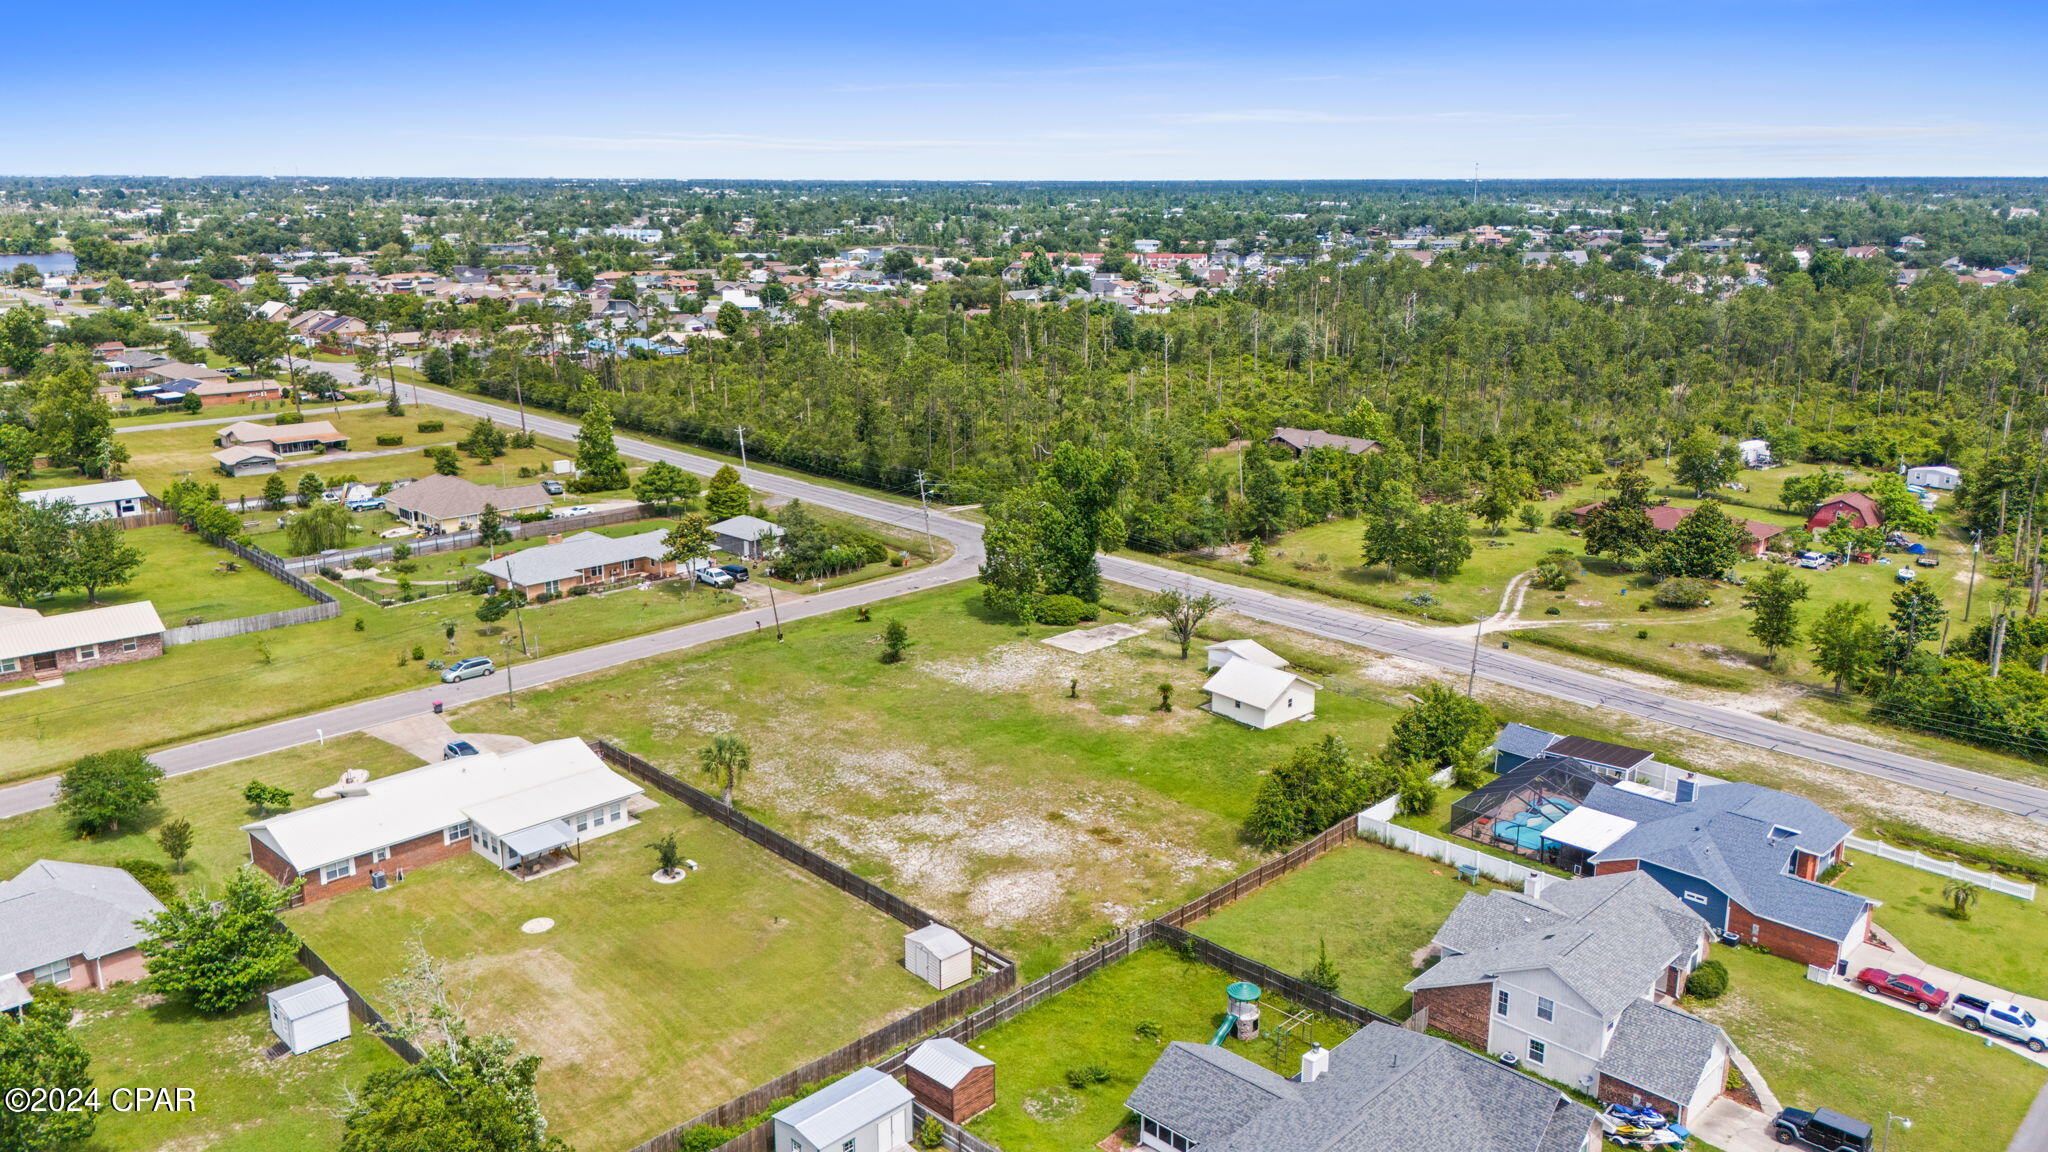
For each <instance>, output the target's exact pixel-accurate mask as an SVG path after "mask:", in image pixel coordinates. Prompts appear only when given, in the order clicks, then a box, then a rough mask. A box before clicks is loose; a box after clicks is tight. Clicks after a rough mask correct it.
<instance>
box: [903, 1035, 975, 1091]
mask: <svg viewBox="0 0 2048 1152" xmlns="http://www.w3.org/2000/svg"><path fill="white" fill-rule="evenodd" d="M903 1064H904V1067H906V1068H915V1069H917V1070H918V1071H919V1072H921V1073H923V1074H924V1075H926V1076H929V1077H931V1078H932V1080H934V1081H936V1082H937V1083H939V1084H942V1085H944V1086H946V1087H948V1088H953V1087H957V1086H958V1085H959V1083H960V1081H962V1080H965V1079H966V1078H967V1074H968V1073H969V1072H972V1071H974V1070H975V1069H976V1068H987V1067H990V1066H992V1065H994V1064H995V1061H993V1060H991V1059H989V1058H988V1057H986V1056H983V1055H982V1054H981V1053H979V1052H976V1051H975V1050H974V1049H972V1048H969V1047H968V1046H967V1045H965V1044H962V1043H961V1042H959V1041H958V1040H952V1039H948V1038H946V1037H944V1036H938V1037H934V1038H932V1039H930V1040H927V1041H925V1042H924V1043H922V1044H919V1045H918V1046H917V1047H915V1048H913V1049H911V1050H910V1055H909V1057H907V1058H906V1059H905V1060H904V1061H903Z"/></svg>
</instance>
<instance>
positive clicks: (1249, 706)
mask: <svg viewBox="0 0 2048 1152" xmlns="http://www.w3.org/2000/svg"><path fill="white" fill-rule="evenodd" d="M1318 687H1320V685H1318V684H1316V683H1315V682H1314V681H1313V680H1307V679H1304V678H1302V677H1300V676H1296V675H1295V674H1294V673H1292V672H1288V671H1285V670H1284V669H1280V668H1268V667H1266V666H1265V665H1264V664H1255V663H1253V662H1252V661H1250V660H1232V661H1230V662H1229V663H1227V664H1225V665H1224V666H1223V667H1221V668H1219V669H1217V670H1216V674H1215V675H1214V676H1211V677H1209V680H1208V683H1206V684H1203V685H1202V691H1204V692H1207V693H1208V694H1209V711H1211V712H1214V713H1215V714H1216V715H1218V716H1228V717H1229V718H1230V719H1232V720H1235V721H1237V722H1238V723H1240V724H1248V725H1250V726H1251V727H1253V728H1272V727H1275V726H1277V725H1280V724H1285V723H1287V722H1288V721H1289V720H1307V719H1310V718H1312V717H1313V716H1314V715H1315V711H1316V689H1317V688H1318Z"/></svg>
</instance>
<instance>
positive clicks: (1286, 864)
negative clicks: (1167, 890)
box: [1158, 816, 1358, 928]
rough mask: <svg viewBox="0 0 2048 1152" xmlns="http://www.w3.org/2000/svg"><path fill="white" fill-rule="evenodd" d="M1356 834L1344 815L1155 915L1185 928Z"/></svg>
mask: <svg viewBox="0 0 2048 1152" xmlns="http://www.w3.org/2000/svg"><path fill="white" fill-rule="evenodd" d="M1357 836H1358V820H1357V818H1356V817H1352V816H1346V817H1345V818H1344V819H1342V820H1339V821H1338V822H1337V823H1335V824H1333V825H1331V826H1330V827H1328V828H1325V829H1323V830H1322V831H1321V832H1320V833H1318V834H1316V836H1314V837H1313V838H1312V839H1309V840H1307V841H1305V842H1303V843H1302V844H1299V845H1297V846H1296V847H1294V848H1293V849H1291V850H1289V851H1288V852H1287V854H1286V855H1284V856H1276V857H1274V858H1273V859H1271V860H1268V861H1266V862H1265V863H1264V864H1261V865H1259V866H1258V867H1256V868H1254V869H1252V870H1251V871H1249V872H1245V873H1243V874H1241V875H1238V876H1234V877H1232V878H1231V879H1229V880H1226V881H1224V882H1223V884H1222V885H1221V886H1219V887H1216V888H1212V889H1210V890H1209V891H1207V892H1204V893H1202V894H1201V895H1200V896H1197V897H1195V898H1194V899H1193V900H1190V901H1188V902H1187V903H1185V904H1183V905H1181V906H1180V907H1178V908H1175V909H1173V910H1172V911H1170V912H1165V913H1162V914H1161V915H1160V916H1159V918H1158V919H1159V922H1160V923H1162V924H1171V925H1173V926H1174V927H1176V928H1184V927H1186V926H1187V925H1189V924H1192V923H1194V922H1195V921H1197V920H1200V919H1201V918H1202V917H1204V916H1207V915H1208V914H1209V913H1211V912H1214V911H1215V910H1216V909H1218V908H1221V907H1223V906H1224V905H1225V904H1228V903H1230V902H1232V901H1234V900H1236V899H1238V898H1239V897H1241V896H1244V895H1246V894H1247V893H1250V892H1254V891H1256V890H1258V889H1260V888H1263V887H1265V886H1266V885H1268V884H1271V883H1272V882H1273V881H1275V880H1278V879H1279V878H1280V877H1282V876H1285V875H1287V874H1288V873H1289V872H1292V871H1294V870H1295V869H1297V868H1300V867H1302V866H1303V865H1305V864H1307V863H1308V862H1309V861H1311V860H1314V859H1315V858H1316V857H1318V856H1321V855H1322V854H1323V853H1325V852H1328V851H1329V850H1330V849H1332V848H1335V847H1336V846H1337V845H1339V844H1342V843H1344V842H1346V841H1348V840H1353V839H1356V838H1357Z"/></svg>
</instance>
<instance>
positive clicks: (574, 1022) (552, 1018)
mask: <svg viewBox="0 0 2048 1152" xmlns="http://www.w3.org/2000/svg"><path fill="white" fill-rule="evenodd" d="M640 820H641V824H640V825H639V826H637V827H634V826H629V827H627V828H625V829H623V830H621V831H619V832H616V833H614V834H612V835H610V836H608V837H605V838H603V839H600V840H595V841H592V842H590V843H589V844H587V845H585V846H584V850H583V852H584V855H583V862H582V863H581V864H579V865H577V866H575V867H573V868H569V869H567V870H566V871H561V872H557V873H554V874H551V875H547V876H543V877H541V878H539V879H536V880H533V881H529V882H526V883H521V882H519V881H517V880H514V879H513V878H512V877H511V876H509V875H507V874H504V873H501V872H499V871H498V870H497V869H495V868H493V867H492V866H491V865H489V864H488V863H486V862H485V861H484V859H483V858H482V857H480V856H476V855H473V854H471V855H464V856H461V857H458V858H456V859H452V860H448V861H445V862H443V863H440V864H436V865H433V866H432V867H429V868H421V869H418V870H417V871H414V872H412V873H410V874H409V875H408V876H407V877H406V879H405V881H404V882H403V883H402V884H400V885H398V886H397V887H396V888H394V889H392V890H390V891H388V892H384V893H371V892H357V893H351V894H349V895H345V896H340V897H336V898H334V899H331V900H322V901H315V902H313V903H312V904H309V905H307V906H306V907H304V908H301V909H299V910H296V911H294V912H292V913H290V914H289V915H288V916H287V922H288V923H289V924H290V925H291V926H292V927H293V928H294V929H296V930H297V931H299V932H300V933H301V934H302V935H304V936H305V938H306V939H307V941H308V942H309V943H311V944H312V945H313V947H314V949H315V950H316V951H318V952H319V953H320V955H321V956H322V957H323V958H325V959H326V960H327V962H328V963H330V964H332V965H334V967H335V968H336V969H337V970H338V971H340V972H341V973H342V974H343V975H344V976H346V977H347V978H348V980H349V982H350V983H351V984H353V985H355V986H356V987H357V988H358V989H360V990H361V991H363V993H364V994H365V995H367V996H369V997H370V998H371V999H372V1000H376V999H377V998H378V996H379V992H380V990H381V988H382V985H383V982H384V981H385V980H386V979H388V978H389V977H390V976H392V975H393V974H394V973H395V972H396V971H397V970H398V969H399V968H400V967H401V966H402V965H403V963H404V961H405V959H406V948H405V945H406V943H408V942H410V941H419V942H420V943H421V944H422V945H424V946H425V948H426V949H427V950H428V951H429V952H430V953H432V954H433V955H434V956H436V957H437V958H439V959H441V960H443V961H445V962H446V968H447V971H448V973H449V975H450V976H451V982H452V983H453V984H454V986H455V987H456V989H457V991H458V996H459V999H460V1000H461V1002H462V1004H463V1008H464V1011H465V1014H466V1015H467V1016H468V1018H469V1019H470V1020H471V1021H472V1022H473V1023H475V1024H477V1025H480V1026H483V1027H485V1028H489V1029H493V1030H503V1031H508V1032H510V1033H512V1034H513V1035H515V1036H517V1037H518V1039H519V1040H520V1042H521V1044H522V1046H523V1047H525V1048H526V1049H527V1050H529V1051H532V1052H536V1053H538V1054H540V1056H541V1057H542V1060H543V1063H542V1065H541V1074H540V1092H541V1103H542V1107H543V1108H544V1109H545V1110H546V1112H547V1114H548V1116H549V1118H550V1120H551V1121H552V1130H553V1131H555V1132H558V1133H560V1134H561V1135H562V1136H563V1137H564V1138H566V1139H567V1140H568V1141H569V1142H570V1143H571V1144H572V1145H574V1146H576V1147H578V1148H584V1149H598V1150H601V1149H607V1148H620V1147H625V1146H628V1145H631V1144H633V1143H636V1142H638V1141H640V1140H643V1139H645V1138H647V1137H649V1136H652V1135H654V1134H655V1133H656V1132H659V1131H662V1130H664V1129H666V1128H668V1127H670V1126H672V1125H675V1124H678V1123H681V1122H682V1121H684V1120H687V1119H688V1118H690V1117H691V1116H694V1115H696V1114H697V1113H698V1112H700V1111H702V1110H704V1109H705V1108H708V1107H711V1106H712V1105H714V1104H717V1103H718V1102H719V1101H721V1100H725V1099H727V1098H729V1097H731V1096H733V1095H735V1094H736V1093H738V1092H740V1091H742V1090H744V1089H747V1088H750V1087H752V1086H753V1085H755V1084H757V1083H760V1082H761V1081H764V1080H767V1079H770V1078H772V1077H774V1076H776V1075H779V1074H780V1073H782V1072H785V1071H787V1070H789V1069H790V1068H794V1067H796V1066H798V1065H800V1064H802V1063H804V1062H805V1061H807V1060H810V1059H813V1058H815V1057H818V1056H822V1055H824V1054H825V1053H826V1052H829V1051H831V1050H832V1049H834V1048H837V1047H839V1046H840V1045H842V1044H845V1043H847V1042H849V1041H851V1040H853V1039H854V1038H855V1037H857V1036H860V1035H862V1034H863V1033H866V1032H868V1031H870V1030H872V1029H874V1028H876V1027H879V1026H880V1025H882V1024H883V1023H885V1022H887V1021H889V1020H891V1019H894V1018H895V1017H897V1016H899V1015H901V1014H902V1013H904V1012H906V1011H908V1010H910V1009H911V1008H913V1007H915V1006H916V1005H918V1004H922V1003H925V1002H927V1001H929V1000H931V999H933V998H934V997H935V996H936V995H937V993H936V992H934V991H933V989H932V988H931V986H930V985H928V984H925V983H924V982H922V981H920V980H918V979H917V978H916V977H914V976H912V975H911V974H910V973H909V972H907V971H906V970H904V968H903V967H902V964H901V959H902V955H903V944H902V937H903V932H904V931H905V929H904V927H903V925H901V924H900V923H898V922H897V921H895V920H893V919H890V918H888V917H886V916H883V915H882V914H881V913H879V912H877V911H875V910H874V909H872V908H870V907H868V906H867V905H866V904H863V903H861V902H860V901H858V900H855V899H854V898H852V897H851V896H847V895H845V894H844V893H841V892H839V891H838V890H837V889H834V888H832V887H830V886H828V885H826V884H824V883H823V882H821V881H819V880H816V879H815V878H813V877H811V876H810V875H809V874H807V873H801V872H798V871H797V870H796V869H794V868H792V867H790V866H788V865H786V864H783V863H782V862H781V861H780V860H778V859H777V858H776V857H774V856H772V855H771V854H769V853H768V852H765V851H763V850H762V849H760V848H758V847H755V846H754V845H752V844H749V843H748V842H747V841H745V840H743V839H741V838H740V837H739V836H738V835H737V834H735V833H732V832H729V831H726V830H725V829H723V828H721V827H719V826H718V825H716V824H714V823H712V822H711V821H710V820H708V819H706V818H704V817H701V816H697V815H695V814H694V813H691V812H690V811H689V810H688V809H685V808H683V807H682V806H681V805H678V804H675V803H672V802H666V801H665V802H664V803H663V805H662V806H661V807H660V808H657V809H654V810H652V811H651V812H648V813H645V814H643V815H642V816H641V817H640ZM670 831H673V832H674V833H675V834H676V838H677V839H678V840H679V841H680V842H681V843H682V846H683V850H684V852H685V853H686V854H687V855H688V856H689V857H690V858H691V859H694V860H696V861H697V862H698V864H699V865H701V867H700V868H699V869H698V870H697V871H696V872H693V873H691V874H690V875H689V876H688V878H687V879H685V880H683V881H681V882H680V883H677V884H673V885H661V884H655V883H653V882H652V881H651V880H650V879H649V877H650V874H651V873H652V872H653V870H654V854H653V853H652V852H650V851H648V848H647V846H648V845H649V844H651V843H653V842H654V841H655V840H657V839H659V838H660V836H661V835H662V834H664V833H666V832H670ZM543 916H544V917H550V918H552V919H553V920H554V921H555V927H554V928H553V929H552V930H550V931H548V932H546V933H545V934H541V935H528V934H525V933H523V932H521V931H520V925H521V924H523V923H524V922H526V921H527V920H529V919H532V918H535V917H543Z"/></svg>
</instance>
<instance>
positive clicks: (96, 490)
mask: <svg viewBox="0 0 2048 1152" xmlns="http://www.w3.org/2000/svg"><path fill="white" fill-rule="evenodd" d="M59 500H69V501H70V502H71V505H72V507H74V508H77V509H78V510H79V511H80V512H82V513H84V514H85V515H86V516H87V517H89V518H91V519H94V520H99V519H109V518H114V517H120V516H137V515H140V514H142V513H144V512H147V511H149V493H147V492H144V491H143V490H142V485H141V484H138V483H136V482H135V481H133V480H109V481H107V482H106V483H104V484H75V485H73V486H71V487H69V488H43V489H39V490H38V491H34V492H23V493H22V494H21V502H22V503H23V504H54V503H56V502H58V501H59Z"/></svg>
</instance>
